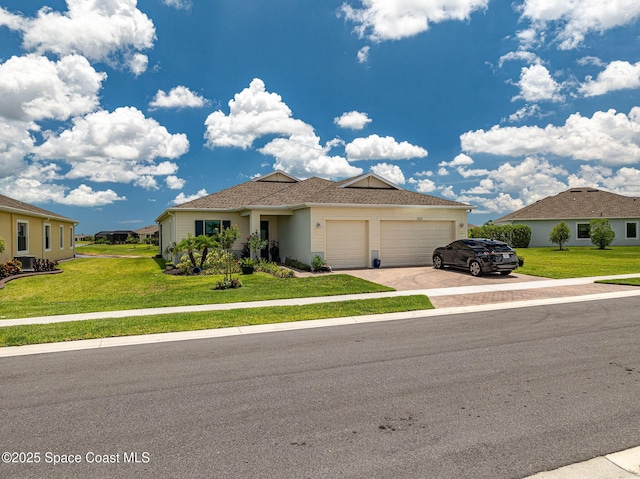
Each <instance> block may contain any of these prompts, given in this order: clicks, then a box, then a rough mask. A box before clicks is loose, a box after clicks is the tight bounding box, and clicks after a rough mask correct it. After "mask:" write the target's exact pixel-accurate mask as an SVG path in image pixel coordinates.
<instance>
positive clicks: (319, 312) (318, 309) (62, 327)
mask: <svg viewBox="0 0 640 479" xmlns="http://www.w3.org/2000/svg"><path fill="white" fill-rule="evenodd" d="M432 308H433V306H432V305H431V302H430V301H429V299H428V298H427V297H426V296H423V295H417V296H404V297H392V298H380V299H370V300H357V301H341V302H337V303H321V304H313V305H305V306H278V307H271V308H250V309H233V310H229V311H208V312H202V313H184V314H162V315H156V316H134V317H128V318H116V319H97V320H91V321H74V322H66V323H54V324H36V325H28V326H9V327H5V328H0V346H22V345H25V344H42V343H50V342H58V341H74V340H79V339H94V338H106V337H115V336H133V335H139V334H152V333H167V332H177V331H195V330H202V329H214V328H229V327H234V326H235V327H239V326H249V325H254V324H272V323H282V322H287V321H307V320H311V319H321V318H339V317H348V316H361V315H367V314H380V313H387V312H399V311H417V310H423V309H432Z"/></svg>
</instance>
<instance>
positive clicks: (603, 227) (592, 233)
mask: <svg viewBox="0 0 640 479" xmlns="http://www.w3.org/2000/svg"><path fill="white" fill-rule="evenodd" d="M589 237H590V238H591V242H592V243H593V244H594V245H596V246H597V247H598V249H605V248H606V247H607V246H609V245H610V244H611V243H613V240H614V239H615V237H616V234H615V233H614V231H613V230H612V229H611V225H610V224H609V220H607V219H605V218H597V219H594V220H591V221H589Z"/></svg>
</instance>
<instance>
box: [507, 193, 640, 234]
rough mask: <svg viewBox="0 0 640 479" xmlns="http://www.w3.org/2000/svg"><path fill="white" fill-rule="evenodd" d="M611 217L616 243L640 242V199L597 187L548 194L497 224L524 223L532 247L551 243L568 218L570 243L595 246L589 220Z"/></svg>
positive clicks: (609, 218)
mask: <svg viewBox="0 0 640 479" xmlns="http://www.w3.org/2000/svg"><path fill="white" fill-rule="evenodd" d="M596 218H605V219H607V220H609V223H610V224H611V229H613V231H614V233H615V234H616V237H615V240H614V241H613V243H612V244H613V245H614V246H639V245H640V229H639V228H638V227H639V223H640V198H636V197H633V196H623V195H618V194H615V193H610V192H608V191H603V190H599V189H597V188H571V189H569V190H566V191H563V192H562V193H558V194H557V195H555V196H548V197H547V198H544V199H542V200H539V201H536V202H535V203H532V204H530V205H528V206H525V207H524V208H522V209H519V210H518V211H514V212H513V213H510V214H508V215H506V216H503V217H502V218H499V219H497V220H496V221H495V222H494V223H497V224H501V223H502V224H504V223H507V224H523V225H528V226H529V227H530V228H531V242H530V243H529V246H533V247H536V246H551V245H552V243H551V241H549V234H550V233H551V230H552V229H553V227H554V226H555V225H557V224H558V223H560V222H561V221H564V222H565V223H566V224H567V226H569V230H570V231H571V238H570V239H569V241H568V242H567V243H566V245H567V246H591V238H590V237H589V221H591V220H592V219H596Z"/></svg>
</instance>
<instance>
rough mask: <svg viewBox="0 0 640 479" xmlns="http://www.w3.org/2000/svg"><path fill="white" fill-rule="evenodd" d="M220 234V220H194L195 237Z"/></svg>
mask: <svg viewBox="0 0 640 479" xmlns="http://www.w3.org/2000/svg"><path fill="white" fill-rule="evenodd" d="M218 233H220V220H196V236H200V235H207V236H213V235H215V234H218Z"/></svg>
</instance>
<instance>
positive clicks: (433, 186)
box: [0, 0, 640, 234]
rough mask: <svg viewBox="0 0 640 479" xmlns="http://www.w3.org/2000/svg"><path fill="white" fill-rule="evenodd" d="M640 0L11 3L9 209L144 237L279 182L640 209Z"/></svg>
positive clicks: (4, 79) (1, 137)
mask: <svg viewBox="0 0 640 479" xmlns="http://www.w3.org/2000/svg"><path fill="white" fill-rule="evenodd" d="M639 18H640V2H638V1H637V0H609V1H608V2H606V3H603V2H601V1H600V0H565V1H563V2H558V1H557V0H516V1H515V2H502V1H497V0H412V1H406V0H338V1H333V0H324V1H321V2H312V1H302V0H297V1H296V0H270V1H268V2H265V1H264V0H245V1H241V2H239V1H237V0H216V1H195V0H193V1H190V0H138V1H136V0H67V1H62V0H43V1H40V0H31V1H29V2H24V1H23V0H0V192H1V193H3V194H5V195H8V196H11V197H13V198H17V199H20V200H23V201H26V202H29V203H32V204H36V205H38V206H41V207H43V208H46V209H50V210H53V211H55V212H57V213H59V214H63V215H65V216H69V217H71V218H73V219H75V220H77V221H79V222H80V225H79V226H78V228H77V231H78V232H83V233H86V234H92V233H95V232H97V231H99V230H103V229H137V228H140V227H143V226H146V225H149V224H152V223H153V220H154V218H156V217H157V216H158V215H159V214H160V213H161V212H162V211H163V210H164V209H166V208H167V207H169V206H171V205H174V204H177V203H182V202H184V201H187V200H190V199H193V198H196V197H198V196H202V195H204V194H209V193H213V192H215V191H218V190H220V189H223V188H227V187H229V186H233V185H236V184H238V183H241V182H243V181H247V180H249V179H251V178H254V177H256V176H258V175H263V174H266V173H269V172H270V171H272V170H273V169H274V168H279V169H283V170H285V171H287V172H289V173H290V174H293V175H294V176H297V177H299V178H307V177H311V176H320V177H324V178H330V179H340V178H345V177H350V176H355V175H358V174H361V173H367V172H369V171H373V172H374V173H376V174H378V175H380V176H383V177H385V178H387V179H389V180H391V181H393V182H394V183H396V184H398V185H400V186H401V187H403V188H406V189H409V190H414V191H419V192H422V193H426V194H431V195H435V196H440V197H444V198H448V199H453V200H456V201H461V202H466V203H469V204H471V205H473V206H475V207H476V209H475V210H474V212H473V213H472V214H471V215H470V217H469V220H470V222H471V223H475V224H481V223H483V222H485V221H487V220H489V219H496V218H498V217H500V216H503V215H504V214H506V213H509V212H511V211H513V210H516V209H519V208H521V207H523V206H525V205H527V204H530V203H532V202H535V201H537V200H539V199H541V198H544V197H546V196H548V195H553V194H557V193H559V192H561V191H564V190H566V189H568V188H570V187H577V186H590V187H598V188H602V189H605V190H607V191H612V192H615V193H619V194H624V195H630V196H640V99H639V96H638V93H639V92H640V28H639V25H640V22H639Z"/></svg>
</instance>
